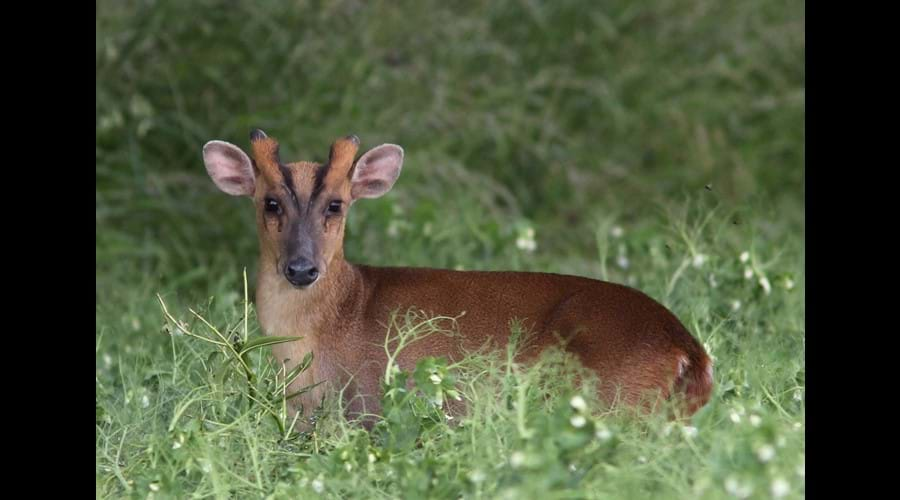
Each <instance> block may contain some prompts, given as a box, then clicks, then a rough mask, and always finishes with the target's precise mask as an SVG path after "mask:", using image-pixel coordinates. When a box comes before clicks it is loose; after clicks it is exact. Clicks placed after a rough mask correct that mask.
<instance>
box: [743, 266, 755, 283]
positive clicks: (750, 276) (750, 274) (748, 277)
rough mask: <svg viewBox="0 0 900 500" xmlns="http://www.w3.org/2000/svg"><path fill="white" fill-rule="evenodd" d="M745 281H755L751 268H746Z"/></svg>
mask: <svg viewBox="0 0 900 500" xmlns="http://www.w3.org/2000/svg"><path fill="white" fill-rule="evenodd" d="M744 279H745V280H749V279H753V269H750V268H749V267H745V268H744Z"/></svg>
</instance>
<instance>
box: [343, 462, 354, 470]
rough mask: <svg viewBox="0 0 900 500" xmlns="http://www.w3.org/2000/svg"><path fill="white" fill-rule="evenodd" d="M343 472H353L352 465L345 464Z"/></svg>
mask: <svg viewBox="0 0 900 500" xmlns="http://www.w3.org/2000/svg"><path fill="white" fill-rule="evenodd" d="M344 470H346V471H347V472H350V471H352V470H353V464H351V463H350V462H347V463H345V464H344Z"/></svg>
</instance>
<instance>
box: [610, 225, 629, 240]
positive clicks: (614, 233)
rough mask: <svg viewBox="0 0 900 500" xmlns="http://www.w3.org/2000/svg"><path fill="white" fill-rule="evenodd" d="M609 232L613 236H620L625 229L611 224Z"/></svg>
mask: <svg viewBox="0 0 900 500" xmlns="http://www.w3.org/2000/svg"><path fill="white" fill-rule="evenodd" d="M609 234H611V235H612V237H613V238H621V237H622V235H623V234H625V231H623V230H622V228H621V227H619V226H613V227H612V229H611V230H610V231H609Z"/></svg>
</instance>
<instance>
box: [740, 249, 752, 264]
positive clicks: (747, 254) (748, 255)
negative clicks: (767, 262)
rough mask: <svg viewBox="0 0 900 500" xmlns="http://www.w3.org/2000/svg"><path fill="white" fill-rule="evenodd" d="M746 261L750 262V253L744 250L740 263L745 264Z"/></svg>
mask: <svg viewBox="0 0 900 500" xmlns="http://www.w3.org/2000/svg"><path fill="white" fill-rule="evenodd" d="M748 260H750V252H748V251H746V250H744V251H743V252H741V262H744V263H746V262H747V261H748Z"/></svg>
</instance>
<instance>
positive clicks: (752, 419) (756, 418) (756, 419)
mask: <svg viewBox="0 0 900 500" xmlns="http://www.w3.org/2000/svg"><path fill="white" fill-rule="evenodd" d="M761 423H762V419H761V418H759V415H750V425H752V426H753V427H759V424H761Z"/></svg>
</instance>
